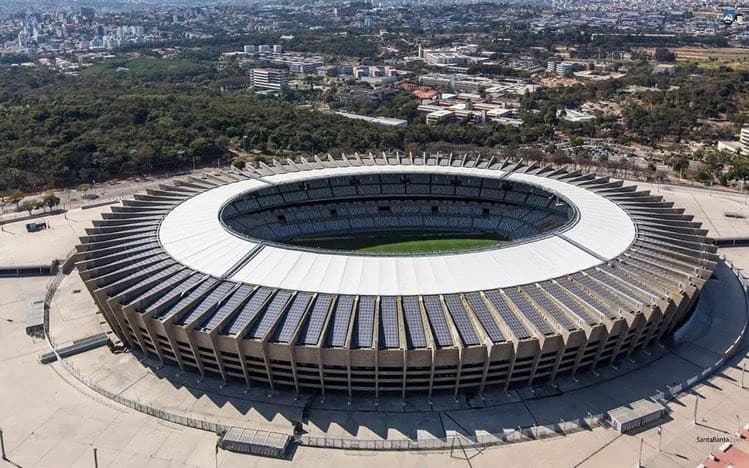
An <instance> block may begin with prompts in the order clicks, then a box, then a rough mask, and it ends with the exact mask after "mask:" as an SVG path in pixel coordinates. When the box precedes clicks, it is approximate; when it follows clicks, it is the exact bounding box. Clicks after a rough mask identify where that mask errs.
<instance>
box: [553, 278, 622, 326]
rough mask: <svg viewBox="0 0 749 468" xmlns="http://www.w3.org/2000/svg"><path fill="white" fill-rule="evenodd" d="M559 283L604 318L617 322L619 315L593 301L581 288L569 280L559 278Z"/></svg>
mask: <svg viewBox="0 0 749 468" xmlns="http://www.w3.org/2000/svg"><path fill="white" fill-rule="evenodd" d="M557 283H559V285H560V286H562V287H563V288H564V289H566V290H567V291H569V292H571V293H572V294H574V295H575V296H576V297H577V298H578V299H579V300H581V301H583V302H584V303H585V304H586V305H588V306H589V307H591V308H592V309H593V310H595V311H596V312H598V313H599V314H601V315H602V316H603V317H606V318H608V319H611V320H615V319H617V318H618V317H619V315H618V314H615V313H614V312H612V311H611V310H609V308H608V307H604V306H603V305H602V304H601V303H600V302H598V301H596V300H595V299H593V298H592V297H591V296H589V295H588V293H586V292H585V291H583V290H582V289H580V287H579V286H578V285H577V284H575V283H573V282H572V281H570V280H569V279H567V278H559V279H557Z"/></svg>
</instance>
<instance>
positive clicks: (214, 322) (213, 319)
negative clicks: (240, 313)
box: [199, 284, 253, 331]
mask: <svg viewBox="0 0 749 468" xmlns="http://www.w3.org/2000/svg"><path fill="white" fill-rule="evenodd" d="M252 289H253V288H252V286H250V285H249V284H243V285H242V286H240V287H239V288H237V290H236V291H234V293H232V295H231V296H230V297H229V298H228V299H227V300H226V302H224V303H223V304H221V305H220V306H219V308H218V310H216V311H215V312H214V313H213V315H212V316H210V317H209V318H208V320H206V321H205V323H204V324H203V325H202V326H201V327H199V328H202V329H204V330H207V331H210V330H213V329H214V328H216V327H218V326H219V325H220V324H221V322H223V320H224V319H225V318H227V317H228V316H229V315H230V314H232V313H234V311H235V310H236V309H237V308H238V307H239V306H240V304H242V303H243V302H244V301H245V300H246V299H247V298H248V297H250V294H252Z"/></svg>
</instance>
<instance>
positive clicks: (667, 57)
mask: <svg viewBox="0 0 749 468" xmlns="http://www.w3.org/2000/svg"><path fill="white" fill-rule="evenodd" d="M655 60H657V61H658V62H669V63H670V62H675V61H676V54H675V53H673V52H671V51H670V50H668V49H667V48H665V47H656V49H655Z"/></svg>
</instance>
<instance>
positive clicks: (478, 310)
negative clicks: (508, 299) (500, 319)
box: [466, 293, 506, 343]
mask: <svg viewBox="0 0 749 468" xmlns="http://www.w3.org/2000/svg"><path fill="white" fill-rule="evenodd" d="M466 300H467V301H468V305H470V306H471V309H473V313H474V314H475V315H476V318H478V319H479V322H481V326H482V327H484V330H485V331H486V334H487V335H489V339H490V340H492V342H494V343H501V342H503V341H506V340H505V337H504V335H503V334H502V331H500V329H499V326H498V325H497V322H495V321H494V317H492V314H491V312H489V309H488V308H487V307H486V304H485V303H484V300H483V299H481V295H480V294H479V293H469V294H466Z"/></svg>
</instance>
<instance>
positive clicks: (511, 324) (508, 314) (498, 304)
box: [486, 291, 531, 340]
mask: <svg viewBox="0 0 749 468" xmlns="http://www.w3.org/2000/svg"><path fill="white" fill-rule="evenodd" d="M486 297H487V298H488V299H489V302H491V303H492V305H493V306H494V308H495V309H496V310H497V313H498V314H499V316H500V317H502V320H503V321H504V322H505V324H506V325H507V327H508V328H509V329H510V331H511V332H512V334H513V335H515V336H516V337H517V338H518V339H520V340H524V339H526V338H530V337H531V334H530V333H529V332H528V329H527V328H525V325H523V322H521V321H520V319H519V318H518V317H517V316H516V315H515V313H514V312H513V311H512V309H510V306H509V305H507V302H506V301H505V299H504V298H503V297H502V295H501V294H499V291H487V292H486Z"/></svg>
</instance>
